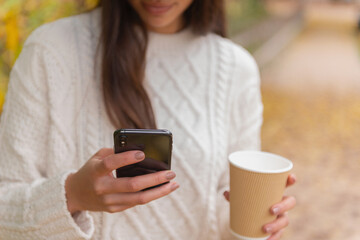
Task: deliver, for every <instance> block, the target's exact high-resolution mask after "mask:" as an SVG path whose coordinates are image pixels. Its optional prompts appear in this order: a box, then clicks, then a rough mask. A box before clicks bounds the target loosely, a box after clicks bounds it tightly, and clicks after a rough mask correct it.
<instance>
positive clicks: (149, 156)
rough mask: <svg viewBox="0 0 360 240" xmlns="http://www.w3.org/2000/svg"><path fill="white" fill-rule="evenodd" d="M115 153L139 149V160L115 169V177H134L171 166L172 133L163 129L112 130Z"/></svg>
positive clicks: (167, 168)
mask: <svg viewBox="0 0 360 240" xmlns="http://www.w3.org/2000/svg"><path fill="white" fill-rule="evenodd" d="M114 150H115V153H122V152H126V151H131V150H140V151H143V152H144V153H145V159H144V160H143V161H141V162H138V163H135V164H131V165H128V166H124V167H121V168H118V169H116V177H118V178H120V177H135V176H139V175H144V174H149V173H154V172H157V171H162V170H169V169H170V168H171V151H172V133H171V132H170V131H169V130H165V129H119V130H116V131H115V132H114Z"/></svg>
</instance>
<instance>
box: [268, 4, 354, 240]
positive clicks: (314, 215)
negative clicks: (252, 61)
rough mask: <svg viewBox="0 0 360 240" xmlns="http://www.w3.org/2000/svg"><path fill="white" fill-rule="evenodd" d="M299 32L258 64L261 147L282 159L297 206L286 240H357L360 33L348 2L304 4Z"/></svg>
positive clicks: (289, 191)
mask: <svg viewBox="0 0 360 240" xmlns="http://www.w3.org/2000/svg"><path fill="white" fill-rule="evenodd" d="M304 17H305V27H304V30H303V31H302V33H301V34H300V35H299V36H298V37H297V38H296V39H295V40H294V41H293V42H292V43H291V44H290V45H289V46H288V47H287V48H286V49H285V50H284V51H283V52H282V54H280V55H279V56H278V57H277V58H276V59H275V60H274V61H273V62H272V63H270V64H268V65H267V66H265V67H264V68H263V69H262V79H263V102H264V106H265V110H264V126H263V133H262V141H263V149H264V150H265V151H270V152H275V153H278V154H281V155H283V156H285V157H288V158H289V159H291V160H292V161H293V162H294V166H295V167H294V172H295V173H296V174H297V176H298V183H297V184H296V186H294V187H292V188H290V189H289V190H287V194H292V195H295V196H296V198H297V201H298V206H297V207H296V209H295V210H293V211H292V212H291V215H290V218H291V224H290V226H289V228H288V230H287V231H286V234H285V236H284V239H289V240H335V239H336V240H342V239H347V240H358V239H360V228H359V227H358V223H359V222H360V207H359V202H360V191H359V189H360V174H359V173H360V50H359V42H360V37H359V35H358V34H356V33H355V25H354V17H356V10H355V8H354V6H352V5H336V6H335V5H326V4H325V5H324V4H323V5H318V4H316V5H315V4H313V5H307V6H306V7H305V14H304Z"/></svg>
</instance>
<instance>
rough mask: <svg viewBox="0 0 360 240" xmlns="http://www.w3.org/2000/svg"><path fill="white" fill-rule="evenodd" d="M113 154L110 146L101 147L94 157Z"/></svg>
mask: <svg viewBox="0 0 360 240" xmlns="http://www.w3.org/2000/svg"><path fill="white" fill-rule="evenodd" d="M111 154H114V149H112V148H101V149H100V150H99V151H97V153H95V154H94V156H93V157H94V158H100V159H102V158H106V157H107V156H109V155H111Z"/></svg>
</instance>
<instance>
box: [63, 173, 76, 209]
mask: <svg viewBox="0 0 360 240" xmlns="http://www.w3.org/2000/svg"><path fill="white" fill-rule="evenodd" d="M73 179H74V173H71V174H70V175H69V176H68V177H67V179H66V181H65V197H66V204H67V209H68V211H69V212H70V213H71V214H74V213H76V212H78V211H80V210H79V208H77V207H76V204H75V202H76V201H75V198H74V191H73V188H72V187H73Z"/></svg>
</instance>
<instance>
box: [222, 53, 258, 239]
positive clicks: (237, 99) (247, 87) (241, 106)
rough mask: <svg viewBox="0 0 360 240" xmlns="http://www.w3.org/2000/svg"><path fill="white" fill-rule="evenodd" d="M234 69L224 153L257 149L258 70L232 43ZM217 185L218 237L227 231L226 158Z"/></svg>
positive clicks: (251, 59)
mask: <svg viewBox="0 0 360 240" xmlns="http://www.w3.org/2000/svg"><path fill="white" fill-rule="evenodd" d="M236 50H237V51H234V52H235V59H236V60H235V62H236V63H235V70H234V73H233V77H232V80H231V82H230V88H229V89H230V94H229V103H228V106H229V108H228V116H229V117H228V141H227V142H228V149H227V154H230V153H231V152H234V151H239V150H260V148H261V146H260V131H261V125H262V112H263V105H262V101H261V92H260V77H259V70H258V67H257V64H256V62H255V60H254V59H253V57H252V56H250V54H249V53H248V52H247V51H245V50H244V49H242V48H239V47H236ZM224 166H225V167H224V168H223V169H222V173H221V177H220V181H219V186H218V218H219V228H220V230H221V232H222V239H231V237H230V234H229V203H228V202H227V201H226V200H225V199H224V196H223V192H224V191H226V190H227V191H228V190H229V180H230V179H229V164H228V162H227V159H226V163H224Z"/></svg>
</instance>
